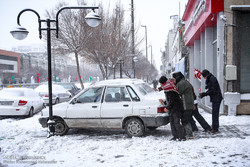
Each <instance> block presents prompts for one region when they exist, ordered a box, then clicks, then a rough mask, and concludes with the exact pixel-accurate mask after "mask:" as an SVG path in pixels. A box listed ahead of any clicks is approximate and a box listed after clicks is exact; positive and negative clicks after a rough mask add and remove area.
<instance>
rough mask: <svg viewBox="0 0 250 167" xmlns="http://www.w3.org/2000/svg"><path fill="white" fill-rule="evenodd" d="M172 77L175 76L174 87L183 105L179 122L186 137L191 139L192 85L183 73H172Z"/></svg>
mask: <svg viewBox="0 0 250 167" xmlns="http://www.w3.org/2000/svg"><path fill="white" fill-rule="evenodd" d="M173 77H174V78H175V82H176V87H177V89H178V91H179V94H180V96H181V100H182V102H183V107H184V112H183V114H182V118H181V122H182V125H183V126H184V129H185V132H186V137H187V138H188V139H192V138H193V130H192V126H191V119H192V115H193V109H194V96H193V87H192V85H191V84H190V83H189V82H188V81H187V80H186V79H185V77H184V75H183V74H182V73H181V72H176V73H174V74H173Z"/></svg>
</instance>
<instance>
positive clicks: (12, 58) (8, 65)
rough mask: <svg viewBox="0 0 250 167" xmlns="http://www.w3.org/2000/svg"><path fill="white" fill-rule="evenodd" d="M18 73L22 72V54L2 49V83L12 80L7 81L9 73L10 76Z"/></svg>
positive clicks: (0, 71) (0, 61) (0, 57)
mask: <svg viewBox="0 0 250 167" xmlns="http://www.w3.org/2000/svg"><path fill="white" fill-rule="evenodd" d="M17 73H20V54H19V53H16V52H11V51H5V50H0V84H2V83H3V82H9V81H10V80H6V81H5V78H7V77H6V76H7V75H9V76H10V75H15V74H17ZM8 78H9V77H8Z"/></svg>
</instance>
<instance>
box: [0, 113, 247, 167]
mask: <svg viewBox="0 0 250 167" xmlns="http://www.w3.org/2000/svg"><path fill="white" fill-rule="evenodd" d="M200 111H202V110H200ZM202 115H203V116H204V117H205V119H206V120H207V121H208V122H209V123H210V124H211V115H210V114H208V113H205V112H203V111H202ZM38 118H39V115H35V116H34V117H32V118H27V119H17V118H8V119H2V120H0V147H1V152H0V167H2V166H4V167H7V166H8V167H19V166H20V167H24V166H32V167H33V166H34V167H40V166H41V167H43V166H58V167H76V166H81V167H84V166H86V167H89V166H95V167H98V166H119V167H128V166H133V167H137V166H143V167H145V166H146V167H154V166H157V167H163V166H178V167H179V166H192V167H195V166H197V167H198V166H225V167H227V166H246V167H247V166H250V156H249V155H250V149H249V145H250V137H249V136H250V129H249V125H250V124H249V119H250V116H220V133H218V134H215V135H212V134H209V133H205V132H202V128H201V127H200V126H199V125H198V127H199V131H198V132H196V133H194V134H195V139H193V140H188V141H182V142H176V141H169V139H170V138H171V130H170V126H169V125H166V126H164V127H160V128H158V129H157V130H156V131H147V133H146V135H145V137H141V138H137V137H134V138H127V136H126V134H125V132H124V131H119V130H97V129H94V130H86V129H84V130H70V131H69V133H68V134H67V135H65V136H54V137H51V138H46V135H47V132H46V131H47V129H44V128H42V127H41V125H40V124H39V123H38Z"/></svg>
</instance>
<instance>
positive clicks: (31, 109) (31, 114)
mask: <svg viewBox="0 0 250 167" xmlns="http://www.w3.org/2000/svg"><path fill="white" fill-rule="evenodd" d="M33 115H34V108H33V107H31V108H30V111H29V117H32V116H33Z"/></svg>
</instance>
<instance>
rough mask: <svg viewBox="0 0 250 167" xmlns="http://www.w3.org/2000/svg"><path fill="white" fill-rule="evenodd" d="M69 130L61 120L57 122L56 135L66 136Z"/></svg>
mask: <svg viewBox="0 0 250 167" xmlns="http://www.w3.org/2000/svg"><path fill="white" fill-rule="evenodd" d="M68 130H69V128H68V126H67V125H66V123H65V122H64V121H63V120H61V119H56V120H55V135H60V136H62V135H65V134H66V133H67V132H68Z"/></svg>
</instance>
